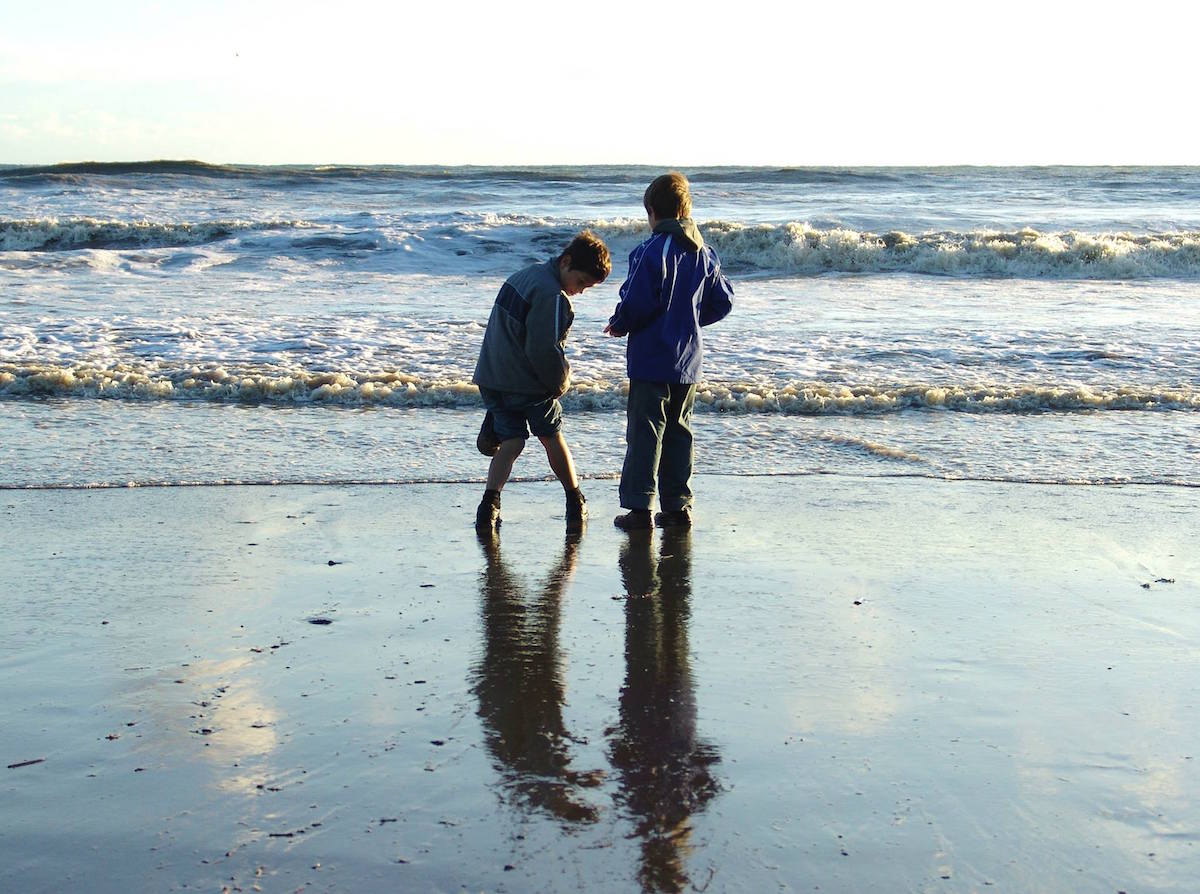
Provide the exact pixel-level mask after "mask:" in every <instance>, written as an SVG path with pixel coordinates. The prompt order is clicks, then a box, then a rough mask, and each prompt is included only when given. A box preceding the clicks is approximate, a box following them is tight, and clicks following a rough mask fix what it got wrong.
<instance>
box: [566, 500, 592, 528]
mask: <svg viewBox="0 0 1200 894" xmlns="http://www.w3.org/2000/svg"><path fill="white" fill-rule="evenodd" d="M587 518H588V508H587V500H585V499H584V498H583V494H570V495H568V496H567V533H568V534H578V533H580V532H581V531H583V529H584V528H585V527H586V526H587Z"/></svg>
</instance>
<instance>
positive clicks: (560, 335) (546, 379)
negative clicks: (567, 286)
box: [525, 292, 574, 397]
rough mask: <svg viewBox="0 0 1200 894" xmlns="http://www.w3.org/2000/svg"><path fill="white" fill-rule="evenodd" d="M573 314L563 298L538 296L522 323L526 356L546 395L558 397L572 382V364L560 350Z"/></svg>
mask: <svg viewBox="0 0 1200 894" xmlns="http://www.w3.org/2000/svg"><path fill="white" fill-rule="evenodd" d="M573 318H574V314H573V313H572V311H571V308H570V306H569V305H568V304H567V299H566V297H565V296H564V295H563V294H562V293H561V292H558V293H557V294H555V295H539V296H537V297H536V298H535V300H534V301H532V302H531V303H530V307H529V316H528V317H527V318H526V319H525V356H526V357H528V358H529V363H530V365H531V366H532V367H533V370H534V372H535V373H536V374H537V377H538V381H539V382H541V383H542V384H543V385H544V386H545V387H546V391H547V392H548V393H550V394H552V395H554V396H555V397H560V396H561V395H562V394H564V393H565V392H566V390H567V385H569V384H570V381H571V364H570V362H569V361H568V360H567V355H566V352H565V351H564V350H563V348H564V345H565V343H566V339H567V330H568V329H570V328H571V322H572V319H573Z"/></svg>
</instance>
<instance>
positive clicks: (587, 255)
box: [558, 230, 612, 283]
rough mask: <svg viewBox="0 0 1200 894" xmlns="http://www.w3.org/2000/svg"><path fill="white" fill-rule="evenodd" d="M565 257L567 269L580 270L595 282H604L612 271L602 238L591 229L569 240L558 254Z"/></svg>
mask: <svg viewBox="0 0 1200 894" xmlns="http://www.w3.org/2000/svg"><path fill="white" fill-rule="evenodd" d="M563 258H566V259H567V268H568V269H569V270H580V271H582V272H584V273H586V274H587V275H588V276H590V277H592V279H594V280H596V282H598V283H600V282H604V280H606V279H608V274H610V273H611V272H612V256H611V255H609V253H608V246H607V245H605V244H604V240H603V239H601V238H600V237H599V236H597V235H596V234H595V233H593V232H592V231H591V230H584V231H583V232H582V233H580V234H579V235H578V236H576V237H575V238H574V239H572V240H571V244H570V245H568V246H567V247H566V248H564V249H563V253H562V254H561V255H559V256H558V259H559V260H560V261H561V260H562V259H563Z"/></svg>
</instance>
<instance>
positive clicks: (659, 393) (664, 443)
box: [621, 379, 696, 511]
mask: <svg viewBox="0 0 1200 894" xmlns="http://www.w3.org/2000/svg"><path fill="white" fill-rule="evenodd" d="M695 402H696V386H695V385H674V384H668V383H666V382H643V381H641V380H639V379H630V380H629V404H628V408H627V410H626V424H625V465H624V466H623V467H622V468H621V506H623V507H624V508H625V509H650V508H652V507H653V506H654V489H655V488H654V485H655V481H656V480H657V482H658V494H659V505H660V506H661V507H662V508H663V509H664V510H667V511H671V510H676V509H690V508H691V506H692V455H693V452H692V405H693V404H694V403H695Z"/></svg>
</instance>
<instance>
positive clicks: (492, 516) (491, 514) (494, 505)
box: [475, 498, 500, 536]
mask: <svg viewBox="0 0 1200 894" xmlns="http://www.w3.org/2000/svg"><path fill="white" fill-rule="evenodd" d="M499 527H500V502H499V501H495V502H493V501H491V500H489V499H487V498H484V499H483V500H482V501H481V502H480V503H479V508H478V509H476V510H475V533H476V534H479V535H481V536H482V535H489V536H490V535H492V534H495V533H496V531H497V529H499Z"/></svg>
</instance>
